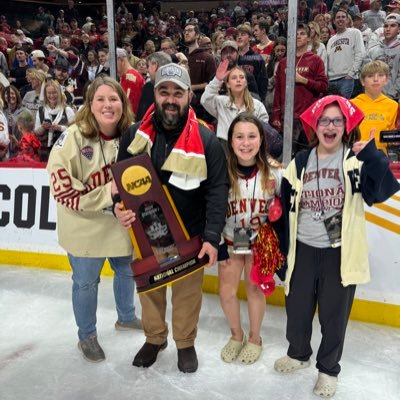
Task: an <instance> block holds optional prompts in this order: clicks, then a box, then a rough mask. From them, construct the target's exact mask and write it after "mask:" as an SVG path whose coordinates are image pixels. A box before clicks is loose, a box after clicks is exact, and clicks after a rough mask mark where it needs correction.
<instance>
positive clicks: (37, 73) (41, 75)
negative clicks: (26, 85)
mask: <svg viewBox="0 0 400 400" xmlns="http://www.w3.org/2000/svg"><path fill="white" fill-rule="evenodd" d="M26 76H29V77H31V78H34V79H37V80H38V81H39V82H40V83H43V82H44V81H45V80H46V78H47V74H46V72H44V71H42V70H41V69H37V68H28V69H27V70H26Z"/></svg>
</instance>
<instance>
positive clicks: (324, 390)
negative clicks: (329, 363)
mask: <svg viewBox="0 0 400 400" xmlns="http://www.w3.org/2000/svg"><path fill="white" fill-rule="evenodd" d="M337 381H338V378H337V377H336V376H330V375H327V374H324V373H323V372H319V373H318V380H317V383H316V384H315V386H314V394H316V395H317V396H320V397H333V396H334V395H335V393H336V386H337Z"/></svg>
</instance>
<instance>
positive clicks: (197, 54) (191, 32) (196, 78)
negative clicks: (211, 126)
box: [183, 24, 216, 122]
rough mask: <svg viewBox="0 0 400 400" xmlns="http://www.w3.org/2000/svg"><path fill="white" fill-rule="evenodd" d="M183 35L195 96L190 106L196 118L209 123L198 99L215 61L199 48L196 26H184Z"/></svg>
mask: <svg viewBox="0 0 400 400" xmlns="http://www.w3.org/2000/svg"><path fill="white" fill-rule="evenodd" d="M183 34H184V42H185V45H186V46H187V50H188V51H187V54H186V57H187V59H188V63H189V75H190V80H191V84H192V91H193V93H194V95H195V97H194V99H193V100H192V106H193V108H194V109H195V111H196V115H197V117H198V118H201V119H204V120H206V121H207V122H209V121H210V120H211V117H210V116H209V115H208V113H206V111H205V110H204V108H203V106H202V105H201V104H200V98H201V95H202V94H203V92H204V89H205V87H206V86H207V84H208V82H209V81H210V79H211V78H212V77H213V76H214V75H215V71H216V64H215V59H214V56H213V55H212V54H210V52H209V51H208V50H207V49H202V48H200V47H199V38H200V30H199V27H198V26H197V25H193V24H189V25H186V26H185V29H184V30H183Z"/></svg>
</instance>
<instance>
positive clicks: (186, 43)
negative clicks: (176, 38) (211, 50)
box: [185, 39, 196, 46]
mask: <svg viewBox="0 0 400 400" xmlns="http://www.w3.org/2000/svg"><path fill="white" fill-rule="evenodd" d="M193 43H196V39H192V40H190V39H189V40H185V45H186V46H191V45H192V44H193Z"/></svg>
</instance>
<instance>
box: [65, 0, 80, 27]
mask: <svg viewBox="0 0 400 400" xmlns="http://www.w3.org/2000/svg"><path fill="white" fill-rule="evenodd" d="M74 18H75V19H76V20H77V21H79V20H80V16H79V11H78V9H77V8H76V7H75V2H74V0H68V7H67V8H66V9H65V12H64V19H65V22H67V23H68V24H70V23H71V20H72V19H74Z"/></svg>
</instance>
